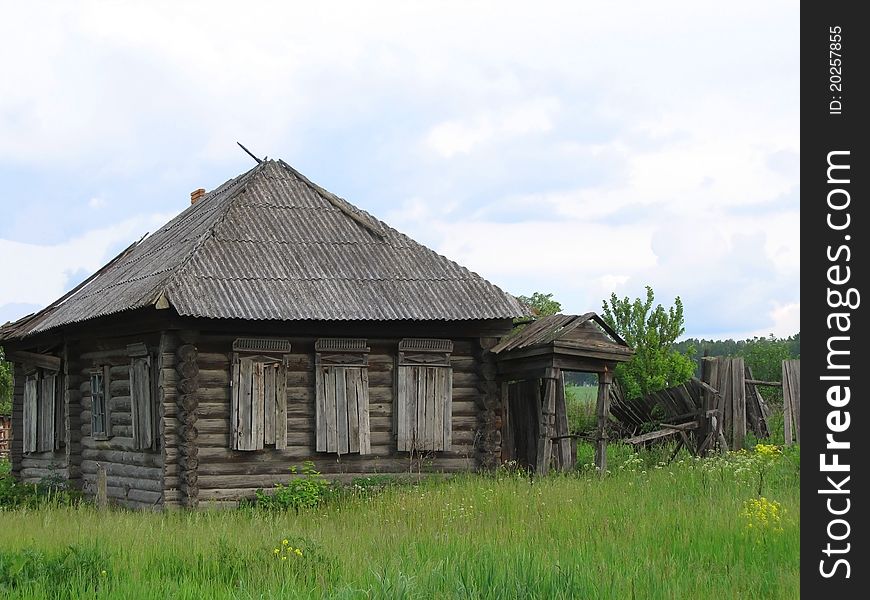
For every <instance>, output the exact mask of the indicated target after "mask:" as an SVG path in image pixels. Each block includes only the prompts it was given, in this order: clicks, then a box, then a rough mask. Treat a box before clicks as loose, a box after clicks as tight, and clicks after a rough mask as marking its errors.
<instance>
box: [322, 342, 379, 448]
mask: <svg viewBox="0 0 870 600" xmlns="http://www.w3.org/2000/svg"><path fill="white" fill-rule="evenodd" d="M315 350H316V351H317V354H316V356H315V387H316V389H315V396H316V399H315V403H316V405H317V406H316V417H315V419H316V437H317V440H316V441H317V451H318V452H334V453H337V454H350V453H359V454H370V453H371V432H370V428H369V372H368V353H369V348H368V347H367V346H366V340H365V339H347V338H324V339H320V340H317V342H316V344H315Z"/></svg>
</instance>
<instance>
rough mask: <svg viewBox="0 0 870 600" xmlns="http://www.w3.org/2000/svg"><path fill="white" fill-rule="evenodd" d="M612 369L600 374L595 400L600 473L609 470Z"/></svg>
mask: <svg viewBox="0 0 870 600" xmlns="http://www.w3.org/2000/svg"><path fill="white" fill-rule="evenodd" d="M612 378H613V374H612V373H611V372H610V371H605V372H604V373H599V374H598V398H597V399H596V402H595V415H596V419H597V426H596V429H595V466H596V467H597V469H598V471H599V473H602V474H603V473H606V472H607V420H608V419H609V417H610V385H611V383H612V381H613V379H612Z"/></svg>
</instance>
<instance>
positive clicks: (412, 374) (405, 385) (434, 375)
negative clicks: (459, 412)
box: [396, 339, 453, 452]
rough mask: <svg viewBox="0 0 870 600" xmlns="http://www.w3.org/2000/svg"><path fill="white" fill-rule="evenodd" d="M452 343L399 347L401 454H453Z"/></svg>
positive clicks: (423, 342)
mask: <svg viewBox="0 0 870 600" xmlns="http://www.w3.org/2000/svg"><path fill="white" fill-rule="evenodd" d="M452 351H453V342H451V341H450V340H433V339H404V340H402V341H401V342H400V343H399V369H398V404H397V407H396V413H397V415H396V425H397V427H396V430H397V436H396V444H397V449H398V450H399V451H405V452H411V451H445V450H450V444H451V437H452V429H453V428H452V417H453V369H452V368H451V367H450V353H451V352H452Z"/></svg>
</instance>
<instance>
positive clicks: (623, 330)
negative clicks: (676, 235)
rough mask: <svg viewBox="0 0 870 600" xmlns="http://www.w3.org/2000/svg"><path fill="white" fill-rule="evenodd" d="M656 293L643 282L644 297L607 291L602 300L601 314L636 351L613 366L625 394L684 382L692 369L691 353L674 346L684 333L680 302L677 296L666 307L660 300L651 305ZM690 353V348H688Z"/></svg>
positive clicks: (628, 395)
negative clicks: (632, 299)
mask: <svg viewBox="0 0 870 600" xmlns="http://www.w3.org/2000/svg"><path fill="white" fill-rule="evenodd" d="M654 300H655V295H654V294H653V290H652V288H651V287H649V286H646V300H641V299H640V298H636V299H635V300H634V301H631V300H629V299H628V297H627V296H626V297H625V298H623V299H622V300H620V299H618V298H617V297H616V294H615V293H614V294H611V295H610V302H609V303H608V302H607V301H606V300H605V301H604V302H603V303H602V304H603V309H604V312H603V314H602V317H603V318H604V320H605V321H606V322H607V324H608V325H610V326H611V327H612V328H613V329H614V331H616V333H618V334H619V335H620V336H621V337H622V339H624V340H625V341H626V342H628V345H629V346H631V347H632V349H633V350H634V351H635V355H634V357H632V359H631V360H630V361H628V362H626V363H621V364H619V365H618V366H617V367H616V370H615V371H614V376H615V378H616V381H617V382H618V383H619V384H620V385H621V386H622V388H623V390H624V391H625V393H626V396H627V397H628V398H638V397H640V396H644V395H646V394H648V393H650V392H655V391H658V390H663V389H665V388H668V387H671V386H675V385H679V384H681V383H685V382H686V381H688V380H689V379H691V377H692V375H693V374H694V373H695V361H693V360H692V358H691V356H687V355H684V354H681V353H680V352H678V351H677V350H675V349H674V343H675V342H676V340H677V338H678V337H679V336H681V335H682V334H683V332H684V331H685V327H684V324H683V302H682V300H680V297H679V296H677V297H676V298H675V299H674V305H673V306H671V307H669V308H668V309H667V310H665V308H664V307H663V306H662V305H661V304H659V305H657V306H656V307H655V308H653V301H654ZM689 354H691V351H690V352H689Z"/></svg>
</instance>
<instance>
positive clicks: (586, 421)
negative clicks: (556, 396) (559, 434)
mask: <svg viewBox="0 0 870 600" xmlns="http://www.w3.org/2000/svg"><path fill="white" fill-rule="evenodd" d="M597 401H598V386H593V385H572V384H570V383H569V384H567V385H566V386H565V412H566V413H567V415H568V430H569V431H570V432H571V433H580V434H582V433H588V432H590V431H592V430H593V429H595V427H596V425H597V421H596V416H595V403H596V402H597Z"/></svg>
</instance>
